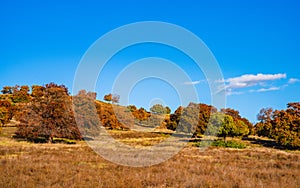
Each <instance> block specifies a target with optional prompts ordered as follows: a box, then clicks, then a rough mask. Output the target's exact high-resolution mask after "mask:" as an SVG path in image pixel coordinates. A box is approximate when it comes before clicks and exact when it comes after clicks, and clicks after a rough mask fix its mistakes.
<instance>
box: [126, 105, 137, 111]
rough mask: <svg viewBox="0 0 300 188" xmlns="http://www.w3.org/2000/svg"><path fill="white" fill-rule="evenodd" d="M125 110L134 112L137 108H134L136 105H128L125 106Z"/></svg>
mask: <svg viewBox="0 0 300 188" xmlns="http://www.w3.org/2000/svg"><path fill="white" fill-rule="evenodd" d="M127 110H128V111H129V112H134V111H136V110H137V108H136V106H134V105H128V106H127Z"/></svg>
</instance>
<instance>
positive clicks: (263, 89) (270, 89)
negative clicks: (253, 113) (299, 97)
mask: <svg viewBox="0 0 300 188" xmlns="http://www.w3.org/2000/svg"><path fill="white" fill-rule="evenodd" d="M280 89H281V88H280V87H269V88H260V89H258V90H255V92H267V91H277V90H280Z"/></svg>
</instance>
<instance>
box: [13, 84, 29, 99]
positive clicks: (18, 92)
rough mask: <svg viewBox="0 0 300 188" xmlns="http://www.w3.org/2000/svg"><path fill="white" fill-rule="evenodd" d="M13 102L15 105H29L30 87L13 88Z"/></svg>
mask: <svg viewBox="0 0 300 188" xmlns="http://www.w3.org/2000/svg"><path fill="white" fill-rule="evenodd" d="M12 90H13V93H12V101H13V102H14V103H27V102H29V100H30V97H29V96H30V95H29V93H28V92H29V87H28V86H21V87H20V86H18V85H16V86H15V87H13V89H12Z"/></svg>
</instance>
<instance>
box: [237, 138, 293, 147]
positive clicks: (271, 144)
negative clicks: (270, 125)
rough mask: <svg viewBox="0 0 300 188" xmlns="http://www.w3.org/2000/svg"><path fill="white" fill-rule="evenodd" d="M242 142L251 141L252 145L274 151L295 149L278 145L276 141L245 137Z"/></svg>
mask: <svg viewBox="0 0 300 188" xmlns="http://www.w3.org/2000/svg"><path fill="white" fill-rule="evenodd" d="M242 140H246V141H250V143H251V144H257V145H261V146H264V147H267V148H274V149H280V150H286V149H293V148H289V147H286V146H282V145H280V144H278V143H276V141H275V140H266V139H263V138H259V137H258V138H252V137H244V138H242Z"/></svg>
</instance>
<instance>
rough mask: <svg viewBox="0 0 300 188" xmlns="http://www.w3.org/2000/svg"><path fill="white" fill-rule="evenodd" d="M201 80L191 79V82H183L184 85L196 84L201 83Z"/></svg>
mask: <svg viewBox="0 0 300 188" xmlns="http://www.w3.org/2000/svg"><path fill="white" fill-rule="evenodd" d="M202 81H203V80H197V81H192V82H184V83H183V84H184V85H197V84H199V83H201V82H202Z"/></svg>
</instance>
